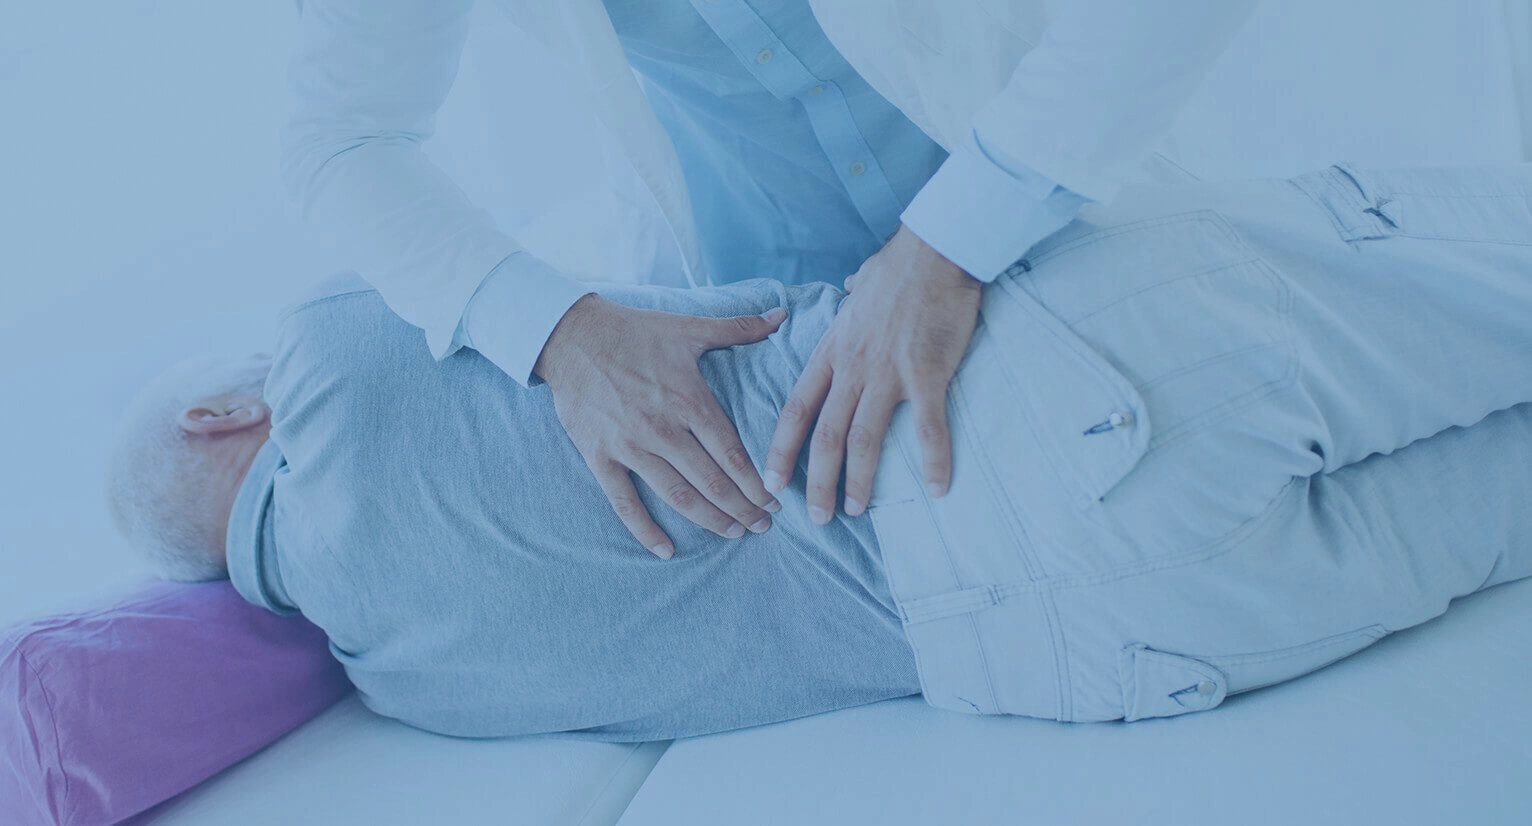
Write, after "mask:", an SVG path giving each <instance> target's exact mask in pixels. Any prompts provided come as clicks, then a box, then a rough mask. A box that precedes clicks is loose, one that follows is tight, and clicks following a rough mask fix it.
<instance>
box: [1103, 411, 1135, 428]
mask: <svg viewBox="0 0 1532 826" xmlns="http://www.w3.org/2000/svg"><path fill="white" fill-rule="evenodd" d="M1106 420H1107V422H1108V423H1110V424H1111V425H1112V427H1128V426H1129V425H1132V424H1133V414H1132V413H1113V414H1112V415H1110V416H1107V417H1106Z"/></svg>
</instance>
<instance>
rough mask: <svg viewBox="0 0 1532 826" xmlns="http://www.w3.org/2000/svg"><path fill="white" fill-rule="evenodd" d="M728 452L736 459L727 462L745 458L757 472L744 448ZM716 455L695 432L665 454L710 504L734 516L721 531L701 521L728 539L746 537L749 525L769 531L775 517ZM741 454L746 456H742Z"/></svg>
mask: <svg viewBox="0 0 1532 826" xmlns="http://www.w3.org/2000/svg"><path fill="white" fill-rule="evenodd" d="M718 415H719V416H722V415H723V413H722V412H721V411H720V412H719V414H718ZM725 453H728V454H730V455H733V456H735V457H736V458H734V459H732V460H728V459H726V460H725V461H726V462H728V463H731V464H732V463H733V462H737V461H743V462H744V465H745V467H746V468H748V469H749V471H750V475H751V476H754V475H755V467H754V466H753V465H751V463H750V457H749V456H748V455H747V454H745V449H744V447H740V448H739V449H738V453H737V454H735V453H734V452H733V451H725ZM713 456H714V454H710V453H709V452H708V451H707V450H706V449H704V448H703V446H702V444H701V443H700V442H698V441H697V440H696V439H695V438H693V437H692V435H691V434H688V435H687V436H685V437H683V438H682V440H681V442H680V443H677V444H672V445H670V446H669V450H668V452H667V453H666V455H665V458H666V460H667V461H668V462H670V464H671V466H672V467H674V468H675V469H676V470H677V471H679V472H680V473H681V475H682V476H684V477H685V478H686V481H687V482H690V483H691V485H692V487H693V488H695V489H696V490H697V491H698V492H699V493H701V494H702V496H703V498H704V499H706V500H707V501H708V503H709V504H711V505H712V506H713V507H714V508H716V509H717V510H719V511H722V512H723V513H725V514H728V516H729V517H730V518H729V519H728V520H727V524H725V525H723V529H722V530H721V531H719V530H718V528H715V527H713V526H712V525H707V524H703V523H701V522H699V523H697V524H699V525H702V526H703V527H704V528H708V529H710V530H714V531H717V532H718V533H720V534H721V535H723V536H724V537H725V538H727V539H738V538H740V537H741V536H743V535H744V533H745V526H749V529H750V531H752V532H753V533H765V532H766V531H767V530H768V529H769V528H770V527H771V516H770V515H769V514H767V512H766V511H765V510H763V509H761V508H759V507H757V506H756V504H755V503H754V502H752V501H750V500H749V499H748V498H746V496H745V494H744V492H743V491H741V490H740V488H739V485H738V484H736V483H735V481H734V479H733V477H732V476H730V475H729V473H727V472H726V471H725V470H724V469H723V468H721V467H719V465H718V463H717V462H716V461H714V460H713ZM740 456H742V457H743V459H739V458H738V457H740ZM760 485H761V483H760V482H759V481H757V482H756V483H755V486H756V487H758V488H759V487H760ZM761 493H762V494H765V489H764V488H761ZM767 498H768V499H769V498H770V497H769V496H768V497H767Z"/></svg>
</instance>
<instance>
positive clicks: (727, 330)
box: [697, 307, 787, 350]
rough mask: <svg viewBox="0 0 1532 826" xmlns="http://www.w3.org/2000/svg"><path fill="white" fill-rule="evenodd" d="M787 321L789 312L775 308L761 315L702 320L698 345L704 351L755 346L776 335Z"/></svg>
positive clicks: (698, 331)
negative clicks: (738, 345)
mask: <svg viewBox="0 0 1532 826" xmlns="http://www.w3.org/2000/svg"><path fill="white" fill-rule="evenodd" d="M786 319H787V311H786V310H784V309H782V308H781V307H773V308H771V309H770V310H767V311H766V312H764V313H761V314H760V315H737V316H731V317H729V318H701V319H698V321H699V322H701V323H700V324H699V325H698V328H697V333H698V335H697V343H698V344H701V345H702V348H703V349H704V350H716V349H718V348H720V347H733V346H734V345H736V344H754V343H756V342H757V341H764V340H765V339H766V337H767V336H769V335H771V334H772V333H775V332H776V331H777V328H778V327H780V326H782V322H783V321H784V320H786Z"/></svg>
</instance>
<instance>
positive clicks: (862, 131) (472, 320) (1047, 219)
mask: <svg viewBox="0 0 1532 826" xmlns="http://www.w3.org/2000/svg"><path fill="white" fill-rule="evenodd" d="M606 7H607V12H608V14H610V16H611V18H612V22H613V25H614V27H615V29H616V31H617V33H618V36H619V38H620V40H621V42H622V45H623V48H624V50H625V51H626V52H627V56H628V60H629V62H630V63H631V64H632V66H633V68H634V69H635V70H636V71H637V73H638V75H639V77H640V80H641V82H642V85H643V88H644V90H645V92H646V94H647V96H648V99H649V103H650V106H651V107H652V108H653V110H654V112H655V114H656V116H657V117H658V118H659V120H660V123H661V124H663V125H664V127H665V129H666V131H667V132H668V134H669V136H670V138H671V141H672V142H673V143H674V144H675V147H676V151H677V155H678V157H679V159H680V161H681V167H682V171H683V173H684V174H685V176H686V183H687V188H688V190H689V191H690V194H691V200H692V205H693V211H694V213H695V217H696V223H697V229H698V232H699V233H700V236H701V242H702V250H703V256H704V259H705V260H706V262H707V266H708V271H709V272H710V273H712V276H713V278H714V280H715V281H717V282H720V283H727V282H731V281H737V280H740V279H745V278H757V277H767V278H775V279H778V280H780V281H783V282H786V283H790V284H796V283H805V282H808V281H829V282H833V283H839V282H840V281H841V280H843V279H844V278H845V277H846V276H848V275H851V274H852V273H853V272H855V271H856V270H857V268H858V267H859V266H861V264H862V262H863V261H864V260H866V259H867V257H868V256H870V255H872V254H873V253H874V252H876V251H877V250H878V248H879V247H881V246H882V245H883V243H884V242H885V241H886V240H887V239H888V238H889V236H891V235H892V234H893V233H894V231H895V230H897V229H898V227H899V224H900V221H901V219H902V220H903V222H904V223H905V224H907V225H908V226H909V227H910V229H911V230H913V231H914V232H915V233H916V234H917V235H919V236H920V237H921V238H922V239H923V240H925V241H926V243H928V244H930V245H931V246H932V247H934V248H935V249H936V250H937V251H938V252H940V253H942V254H943V255H945V256H946V257H947V258H949V259H950V260H952V261H953V262H954V263H956V264H957V265H958V266H960V267H962V268H963V269H964V270H966V271H967V272H969V274H971V275H973V276H974V277H976V278H979V279H980V280H983V281H990V280H992V279H993V278H994V277H995V276H997V275H999V274H1000V273H1001V272H1003V271H1004V270H1005V268H1006V267H1007V266H1009V265H1010V264H1012V263H1013V262H1015V261H1016V259H1018V258H1020V257H1021V256H1022V255H1023V254H1024V253H1025V252H1026V251H1027V249H1028V248H1029V247H1031V246H1032V244H1034V243H1035V242H1037V241H1039V240H1041V239H1043V238H1044V237H1046V236H1048V235H1049V234H1051V233H1053V232H1054V231H1056V230H1057V229H1059V228H1060V227H1062V226H1064V225H1065V224H1066V223H1068V222H1069V220H1070V219H1071V218H1073V217H1074V215H1075V213H1076V212H1078V210H1079V208H1080V207H1081V206H1082V205H1083V204H1084V203H1085V199H1084V198H1082V197H1080V196H1079V195H1076V194H1075V193H1073V192H1070V191H1068V190H1066V189H1062V188H1060V187H1058V186H1055V185H1054V184H1053V182H1051V181H1049V180H1048V179H1046V178H1044V177H1043V176H1041V175H1039V174H1038V173H1036V172H1034V171H1032V170H1031V169H1029V168H1027V167H1026V166H1025V165H1024V164H1023V163H1021V162H1020V161H1019V160H1017V159H1015V158H1002V157H998V156H997V155H995V154H994V153H993V152H990V151H986V148H985V147H984V144H983V143H982V136H981V135H979V134H978V133H973V134H970V136H969V139H968V143H967V144H966V145H965V146H964V147H963V148H962V149H960V151H959V152H958V153H956V154H955V155H953V156H952V158H950V159H949V158H948V155H947V152H946V151H944V150H943V149H942V148H941V147H940V146H939V145H937V143H936V142H935V141H933V140H931V138H929V137H927V136H926V135H925V133H923V132H921V131H920V129H919V128H918V127H917V126H915V124H914V123H912V122H911V121H910V120H909V119H908V118H907V117H905V116H904V114H903V113H901V112H900V111H899V110H898V109H897V108H896V107H895V106H894V105H893V104H892V103H890V102H889V101H888V100H887V99H886V98H884V97H883V96H882V95H880V94H879V93H878V92H877V91H876V90H874V89H873V88H872V87H871V86H870V85H868V83H867V81H865V80H864V79H862V77H861V76H860V75H859V74H857V72H856V70H855V69H853V68H852V67H851V65H850V64H849V63H847V62H846V60H845V58H843V57H842V56H841V54H840V53H839V52H838V51H837V50H836V48H835V46H834V45H833V44H832V43H831V42H830V40H829V38H827V37H826V36H825V34H824V32H823V30H821V29H820V27H819V24H818V22H817V21H816V20H815V19H814V15H813V13H812V11H811V10H810V8H809V5H808V3H807V0H639V1H638V2H628V1H627V0H608V2H607V3H606ZM944 162H945V164H944ZM939 170H940V172H941V174H940V175H938V174H937V173H938V171H939ZM933 176H935V177H933ZM527 267H538V268H543V269H546V265H545V264H542V263H541V262H538V261H537V260H536V259H533V258H532V257H531V256H526V255H516V256H512V257H511V258H510V259H508V260H507V261H506V262H505V263H504V264H502V268H503V269H508V270H519V269H524V268H527ZM517 274H520V273H519V271H518V272H517ZM500 280H501V281H507V280H512V281H515V280H519V279H503V278H502V279H500ZM544 280H546V279H544ZM497 296H500V297H505V298H509V299H510V300H514V297H513V296H510V295H507V294H506V293H505V291H504V290H491V291H488V292H487V293H486V292H481V293H480V294H477V295H475V297H474V300H473V301H472V302H470V304H469V307H468V309H467V311H465V313H464V318H463V322H462V324H461V325H460V326H459V330H458V336H457V338H456V343H457V344H460V345H465V346H475V347H477V348H479V349H481V350H483V351H484V352H486V354H488V355H490V356H491V358H492V359H493V358H494V357H495V353H496V352H497V351H498V350H500V349H509V348H510V347H511V346H513V345H512V340H519V338H520V336H519V331H507V330H503V329H498V328H499V327H500V326H501V324H503V321H502V320H503V319H504V318H505V317H506V314H505V313H501V312H497V311H496V309H495V307H494V306H490V307H486V306H484V305H485V304H491V305H493V304H496V303H497V302H498V301H500V300H501V299H500V297H497ZM565 300H567V301H572V298H567V299H565ZM502 341H503V342H504V345H505V346H504V348H502V347H501V346H497V345H498V344H499V343H500V342H502Z"/></svg>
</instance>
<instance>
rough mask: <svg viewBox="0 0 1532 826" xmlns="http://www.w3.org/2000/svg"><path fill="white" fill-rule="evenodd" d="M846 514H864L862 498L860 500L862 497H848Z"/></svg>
mask: <svg viewBox="0 0 1532 826" xmlns="http://www.w3.org/2000/svg"><path fill="white" fill-rule="evenodd" d="M846 515H847V516H861V515H862V500H860V499H853V498H851V497H850V496H847V497H846Z"/></svg>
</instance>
